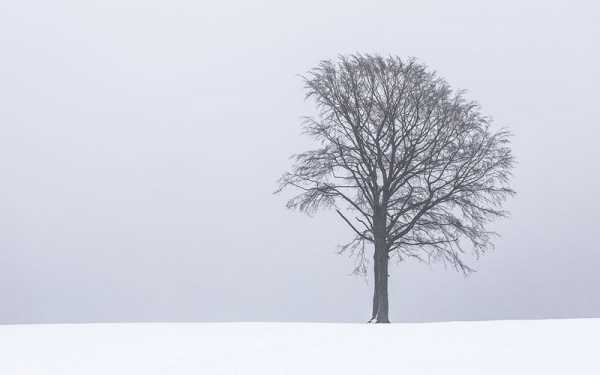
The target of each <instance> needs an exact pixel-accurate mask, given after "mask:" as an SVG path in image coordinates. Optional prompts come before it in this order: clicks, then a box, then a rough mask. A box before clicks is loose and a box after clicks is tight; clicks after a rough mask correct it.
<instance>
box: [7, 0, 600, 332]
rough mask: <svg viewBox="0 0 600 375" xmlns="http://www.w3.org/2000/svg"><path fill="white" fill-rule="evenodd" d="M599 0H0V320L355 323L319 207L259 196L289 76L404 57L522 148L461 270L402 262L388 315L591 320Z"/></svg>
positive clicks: (356, 296)
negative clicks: (313, 211) (365, 59)
mask: <svg viewBox="0 0 600 375" xmlns="http://www.w3.org/2000/svg"><path fill="white" fill-rule="evenodd" d="M599 11H600V7H599V6H598V5H596V2H594V1H548V0H544V1H502V2H500V1H497V2H493V3H491V2H482V1H451V2H449V1H439V2H434V1H389V2H382V1H348V0H345V1H298V2H294V3H292V2H283V1H237V2H234V1H219V2H217V1H211V2H209V1H205V2H203V1H191V0H190V1H183V0H171V1H152V0H143V1H142V0H139V1H134V0H102V1H80V0H79V1H52V2H48V1H27V0H21V1H4V2H2V3H0V51H1V59H0V173H1V181H0V323H17V322H90V321H146V320H153V321H221V320H225V321H228V320H277V321H297V320H300V321H365V320H366V319H368V316H369V311H370V300H371V288H372V285H371V284H367V283H365V281H364V280H363V279H361V278H359V277H353V276H349V273H350V271H351V270H352V265H353V260H352V259H349V258H347V257H345V256H339V255H337V254H336V253H335V251H336V245H337V244H340V243H343V242H344V241H345V240H347V239H349V238H350V236H351V233H350V232H349V230H348V229H347V228H346V227H344V224H343V223H341V222H340V221H339V220H338V219H337V218H336V217H335V216H334V215H333V214H332V213H331V212H324V213H323V214H320V215H317V216H316V217H314V218H309V217H306V216H304V215H302V214H299V213H296V212H291V211H287V210H285V208H284V202H285V199H286V196H285V195H284V196H273V195H272V194H271V193H272V191H273V190H274V189H275V187H276V179H277V178H278V177H279V175H280V174H281V173H282V172H284V171H285V170H286V169H287V168H288V166H289V160H288V156H289V155H290V154H292V153H294V152H299V151H303V150H304V149H306V148H308V147H310V145H311V143H310V140H309V139H307V138H305V137H303V136H302V135H301V134H300V132H301V130H300V127H299V118H300V116H302V115H303V114H306V113H310V111H311V109H312V106H311V103H309V102H305V101H304V99H303V95H304V92H303V88H302V82H301V80H300V78H299V77H298V75H299V74H302V73H304V72H305V71H307V70H308V69H310V68H311V67H313V66H314V65H315V64H317V63H318V62H319V60H321V59H325V58H335V57H336V56H337V55H338V54H345V53H353V52H365V53H380V54H394V55H399V56H403V57H408V56H415V57H417V58H418V59H420V60H421V61H423V62H425V63H427V64H428V65H429V66H430V67H431V68H433V69H435V70H436V71H437V72H438V73H439V74H440V75H441V76H442V77H445V78H446V79H447V80H448V81H449V82H450V84H451V85H452V86H454V87H456V88H461V89H467V90H468V97H469V98H471V99H475V100H478V101H479V102H480V103H481V104H482V106H483V109H484V111H485V113H487V114H489V115H490V116H492V117H493V118H494V120H495V122H496V124H497V125H499V126H507V127H509V128H510V129H511V130H512V132H513V133H514V134H515V137H514V152H515V155H516V157H517V158H518V165H517V167H516V170H515V177H514V180H513V181H514V182H513V187H514V188H515V189H516V190H517V192H518V196H517V197H516V198H514V199H512V200H511V201H510V203H509V205H508V208H509V209H510V210H511V211H512V217H511V218H510V219H509V220H504V221H501V222H499V223H498V224H497V225H495V226H494V229H496V230H498V231H499V232H500V233H501V234H502V237H501V238H500V239H499V240H498V241H497V242H496V250H495V251H494V252H493V253H489V254H487V255H486V256H485V257H484V258H482V259H480V260H479V261H477V260H475V259H471V264H472V265H474V266H476V268H477V269H478V272H477V273H476V274H473V275H472V276H470V277H468V278H466V279H465V278H464V277H463V276H462V275H460V274H458V273H456V272H454V271H453V270H451V269H448V270H445V269H444V268H443V267H442V266H439V265H438V266H431V267H428V266H425V265H421V264H416V263H412V262H404V263H402V264H400V265H398V266H394V267H393V268H392V272H391V279H390V288H391V291H390V309H391V318H392V320H393V321H430V320H457V319H461V320H462V319H504V318H541V317H591V316H595V317H600V293H599V291H600V290H599V286H600V272H598V269H599V266H600V252H599V251H598V250H599V246H598V240H597V239H596V236H595V235H596V232H597V231H598V224H599V223H600V214H599V212H600V199H599V198H598V194H599V193H600V177H599V173H598V172H599V170H598V162H599V161H600V151H599V147H598V137H599V135H600V130H599V126H598V118H600V105H598V87H599V86H600V68H599V67H600V52H599V49H598V40H600V26H599V24H598V19H597V16H598V13H599Z"/></svg>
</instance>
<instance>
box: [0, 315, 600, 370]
mask: <svg viewBox="0 0 600 375" xmlns="http://www.w3.org/2000/svg"><path fill="white" fill-rule="evenodd" d="M599 344H600V319H573V320H530V321H489V322H451V323H419V324H391V325H367V324H325V323H123V324H59V325H6V326H0V374H2V375H42V374H43V375H46V374H52V375H54V374H56V375H94V374H101V375H154V374H168V375H177V374H194V375H203V374H261V375H272V374H303V375H306V374H344V375H353V374H361V375H365V374H378V375H381V374H405V375H417V374H443V375H446V374H461V375H466V374H477V375H493V374H502V375H507V374H510V375H515V374H527V375H533V374H543V375H550V374H577V375H581V374H600V363H599V361H600V359H599V355H600V345H599Z"/></svg>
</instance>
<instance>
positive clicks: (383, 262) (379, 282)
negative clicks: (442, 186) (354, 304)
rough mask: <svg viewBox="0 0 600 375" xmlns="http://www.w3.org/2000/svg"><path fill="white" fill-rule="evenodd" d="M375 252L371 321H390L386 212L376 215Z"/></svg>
mask: <svg viewBox="0 0 600 375" xmlns="http://www.w3.org/2000/svg"><path fill="white" fill-rule="evenodd" d="M373 219H374V223H373V224H374V229H375V230H374V240H375V253H374V255H373V271H374V279H375V282H374V288H373V289H374V290H373V314H372V316H371V321H373V320H375V322H376V323H389V322H390V319H389V304H388V260H389V256H388V247H387V243H386V238H385V226H386V220H385V214H381V213H379V212H377V213H376V214H375V215H374V218H373Z"/></svg>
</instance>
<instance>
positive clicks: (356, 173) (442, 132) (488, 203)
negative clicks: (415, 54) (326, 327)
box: [278, 55, 514, 323]
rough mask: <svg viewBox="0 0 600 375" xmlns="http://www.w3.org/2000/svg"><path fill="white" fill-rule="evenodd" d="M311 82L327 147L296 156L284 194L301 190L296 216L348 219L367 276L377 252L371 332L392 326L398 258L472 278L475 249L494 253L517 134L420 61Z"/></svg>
mask: <svg viewBox="0 0 600 375" xmlns="http://www.w3.org/2000/svg"><path fill="white" fill-rule="evenodd" d="M304 82H305V87H306V90H307V95H306V96H307V98H309V99H313V100H314V101H315V102H316V105H317V108H318V110H319V112H318V116H316V117H307V118H305V119H304V123H303V127H304V130H305V132H306V133H307V134H308V135H310V136H311V137H313V138H314V139H315V140H316V141H318V143H319V146H320V147H319V148H317V149H315V150H311V151H306V152H304V153H301V154H298V155H295V156H294V159H295V163H294V165H293V167H292V168H291V171H290V172H288V173H285V174H284V175H283V176H282V177H281V179H280V187H279V189H278V191H281V190H282V189H284V188H286V187H293V188H296V189H299V190H300V193H299V194H298V195H296V196H295V197H293V198H292V199H291V200H289V202H288V203H287V207H288V208H295V209H299V210H301V211H305V212H308V213H312V212H314V211H316V210H318V209H319V208H326V207H332V208H334V209H335V210H336V211H337V213H338V214H339V216H340V217H341V218H342V220H343V222H344V223H346V224H347V225H348V226H349V228H350V229H351V230H352V233H353V234H354V235H355V237H354V238H353V240H352V241H351V242H349V243H348V244H346V245H345V246H343V247H342V251H346V250H350V251H352V252H354V253H355V254H357V255H358V259H359V260H360V261H359V262H358V265H357V268H356V270H355V271H356V272H366V269H367V267H366V264H365V262H366V260H367V259H368V257H367V256H366V254H365V251H366V250H365V249H366V247H365V244H369V243H372V244H373V246H374V252H373V254H374V256H373V264H374V279H375V283H374V295H373V313H372V317H371V321H372V320H376V321H377V322H380V323H385V322H389V317H388V263H389V258H390V254H395V255H397V256H398V257H399V259H400V260H402V259H404V258H406V257H412V258H416V259H418V260H421V261H424V262H431V261H437V260H439V261H443V262H445V263H448V264H451V265H453V266H454V267H456V268H457V269H458V270H460V271H462V272H465V273H468V272H469V271H471V270H472V269H471V268H470V267H469V266H468V265H467V264H465V263H464V261H463V260H462V258H461V255H462V254H463V253H464V251H465V246H467V245H470V246H469V247H471V248H472V249H473V251H474V252H475V254H477V255H479V254H481V253H482V252H484V251H485V250H487V249H489V248H490V247H492V246H493V244H492V242H491V239H492V237H493V235H494V233H493V232H490V231H488V230H486V225H487V224H488V223H489V222H490V221H491V220H493V219H495V218H498V217H502V216H505V215H506V212H505V211H504V210H502V203H503V202H504V201H505V199H506V198H507V197H508V196H510V195H512V194H514V191H513V190H511V189H510V188H509V186H508V181H509V178H510V175H511V169H512V167H513V164H514V159H513V156H512V154H511V150H510V141H509V138H510V134H509V133H508V132H507V131H505V130H500V131H496V132H493V131H492V129H491V128H490V122H491V121H490V119H489V118H488V117H486V116H484V115H482V113H481V111H480V107H479V105H478V104H477V103H475V102H472V101H468V100H466V99H465V98H464V95H463V93H462V92H456V91H453V90H452V89H451V88H450V87H449V85H448V84H447V83H446V82H445V81H444V80H443V79H441V78H439V77H437V76H436V74H435V73H434V72H432V71H430V70H429V69H428V68H427V67H426V66H425V65H423V64H420V63H418V62H416V61H415V60H414V59H410V60H407V61H403V60H401V59H400V58H397V57H386V58H384V57H380V56H371V55H352V56H348V57H340V58H339V59H338V60H337V61H323V62H321V63H320V64H319V66H317V67H316V68H314V69H313V70H311V71H310V72H309V73H308V74H307V75H306V76H305V77H304Z"/></svg>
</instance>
